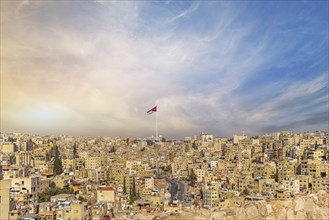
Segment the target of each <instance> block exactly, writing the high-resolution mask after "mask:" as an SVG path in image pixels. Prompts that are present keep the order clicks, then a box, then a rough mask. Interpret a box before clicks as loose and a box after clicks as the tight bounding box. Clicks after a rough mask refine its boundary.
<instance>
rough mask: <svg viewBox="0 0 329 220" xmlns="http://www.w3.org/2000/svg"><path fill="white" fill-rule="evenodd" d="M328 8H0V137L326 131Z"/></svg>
mask: <svg viewBox="0 0 329 220" xmlns="http://www.w3.org/2000/svg"><path fill="white" fill-rule="evenodd" d="M328 20H329V18H328V2H325V1H324V2H320V1H317V2H226V1H220V2H213V1H209V2H199V1H197V2H185V1H184V2H172V1H167V2H145V1H136V2H135V1H134V2H133V1H131V2H130V1H127V2H113V1H106V2H102V1H96V2H83V1H81V2H79V1H67V2H55V1H46V2H41V1H22V2H21V1H19V2H9V1H5V2H4V1H2V2H1V132H10V131H17V132H22V133H32V134H36V133H37V134H54V135H56V134H69V135H75V136H79V135H93V136H124V137H147V136H152V135H154V134H155V131H154V129H155V125H154V122H155V121H154V117H153V115H152V116H148V115H147V114H146V112H147V110H149V109H151V108H152V107H153V106H155V105H157V106H158V108H159V109H158V113H157V114H159V115H158V126H159V134H160V135H163V136H165V137H168V138H183V137H185V136H191V135H194V134H195V135H196V134H199V133H200V132H206V133H212V134H214V135H216V136H231V135H232V134H240V133H241V132H242V129H245V131H246V134H247V135H248V136H253V135H256V134H264V133H272V132H278V131H280V130H293V131H297V132H298V131H315V130H326V131H328V58H329V57H328Z"/></svg>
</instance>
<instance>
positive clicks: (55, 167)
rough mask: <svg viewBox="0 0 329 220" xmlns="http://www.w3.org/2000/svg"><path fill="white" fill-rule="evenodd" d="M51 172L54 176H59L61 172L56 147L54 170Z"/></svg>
mask: <svg viewBox="0 0 329 220" xmlns="http://www.w3.org/2000/svg"><path fill="white" fill-rule="evenodd" d="M53 172H54V174H55V175H59V174H61V173H62V172H63V165H62V159H61V158H60V155H59V150H58V146H57V145H56V147H55V158H54V169H53Z"/></svg>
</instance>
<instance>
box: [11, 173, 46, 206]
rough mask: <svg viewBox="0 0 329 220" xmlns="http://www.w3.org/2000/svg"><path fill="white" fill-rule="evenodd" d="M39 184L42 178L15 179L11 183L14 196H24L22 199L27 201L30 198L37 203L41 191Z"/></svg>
mask: <svg viewBox="0 0 329 220" xmlns="http://www.w3.org/2000/svg"><path fill="white" fill-rule="evenodd" d="M39 182H40V178H39V177H38V176H30V177H19V178H13V179H12V181H11V187H12V192H13V193H14V195H13V196H14V197H15V194H17V195H24V197H20V199H22V200H26V199H27V198H29V200H31V201H32V202H35V201H36V196H37V193H38V190H39V185H40V183H39ZM17 198H18V197H17Z"/></svg>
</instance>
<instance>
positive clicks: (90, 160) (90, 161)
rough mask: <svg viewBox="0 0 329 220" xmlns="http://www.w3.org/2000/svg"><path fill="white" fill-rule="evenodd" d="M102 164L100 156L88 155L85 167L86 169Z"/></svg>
mask: <svg viewBox="0 0 329 220" xmlns="http://www.w3.org/2000/svg"><path fill="white" fill-rule="evenodd" d="M100 165H101V158H100V157H86V158H85V168H86V169H96V168H98V167H99V166H100Z"/></svg>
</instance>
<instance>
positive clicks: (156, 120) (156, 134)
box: [155, 109, 158, 140]
mask: <svg viewBox="0 0 329 220" xmlns="http://www.w3.org/2000/svg"><path fill="white" fill-rule="evenodd" d="M155 140H158V109H157V111H156V112H155Z"/></svg>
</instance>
